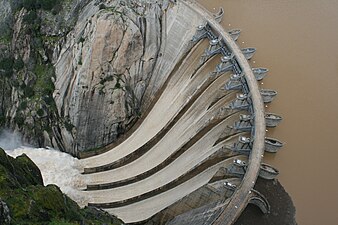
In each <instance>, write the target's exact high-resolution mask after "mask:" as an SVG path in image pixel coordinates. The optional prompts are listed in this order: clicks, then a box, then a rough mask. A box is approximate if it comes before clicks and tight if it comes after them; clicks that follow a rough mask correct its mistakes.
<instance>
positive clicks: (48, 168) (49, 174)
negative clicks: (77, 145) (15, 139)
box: [6, 146, 88, 206]
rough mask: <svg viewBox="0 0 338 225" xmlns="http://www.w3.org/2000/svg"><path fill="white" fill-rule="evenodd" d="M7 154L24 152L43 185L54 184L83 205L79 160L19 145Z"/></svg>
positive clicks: (49, 150) (82, 184)
mask: <svg viewBox="0 0 338 225" xmlns="http://www.w3.org/2000/svg"><path fill="white" fill-rule="evenodd" d="M6 152H7V154H9V155H10V156H12V157H17V156H19V155H22V154H23V153H25V154H26V155H27V156H28V157H29V158H31V159H32V160H33V162H34V163H35V164H36V165H37V166H38V167H39V169H40V171H41V174H42V177H43V181H44V184H45V185H48V184H55V185H57V186H59V187H60V189H61V191H62V192H63V193H65V194H67V195H68V196H69V197H70V198H71V199H73V200H74V201H76V202H77V203H78V204H79V205H80V206H84V205H85V204H86V202H88V200H86V198H85V196H84V195H83V193H82V192H81V191H79V190H81V189H83V188H84V187H85V180H84V179H83V176H82V175H81V171H82V170H81V167H80V163H79V160H78V159H76V158H74V157H72V156H71V155H69V154H66V153H63V152H60V151H57V150H54V149H45V148H31V147H24V146H22V147H19V148H16V149H13V150H6Z"/></svg>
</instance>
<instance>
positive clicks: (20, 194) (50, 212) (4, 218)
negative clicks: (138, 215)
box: [0, 149, 123, 225]
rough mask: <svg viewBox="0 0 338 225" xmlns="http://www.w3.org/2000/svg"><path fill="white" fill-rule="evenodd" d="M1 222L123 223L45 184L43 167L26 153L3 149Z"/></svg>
mask: <svg viewBox="0 0 338 225" xmlns="http://www.w3.org/2000/svg"><path fill="white" fill-rule="evenodd" d="M0 224H3V225H7V224H8V225H9V224H18V225H20V224H27V225H30V224H32V225H36V224H74V225H75V224H113V225H118V224H123V223H122V221H120V220H118V219H117V218H115V217H112V216H110V215H109V214H107V213H104V212H103V211H100V210H97V209H95V208H88V207H87V208H84V209H80V207H79V206H78V205H77V204H76V203H75V202H74V201H73V200H71V199H70V198H68V197H67V196H66V195H64V194H62V192H61V191H60V189H59V188H58V187H57V186H55V185H48V186H46V187H44V186H43V181H42V176H41V173H40V170H39V168H38V167H37V166H36V165H35V164H34V163H33V161H31V160H30V159H29V158H28V157H27V156H26V155H22V156H19V157H17V158H16V159H14V158H12V157H10V156H8V155H6V153H5V152H4V151H3V150H2V149H0Z"/></svg>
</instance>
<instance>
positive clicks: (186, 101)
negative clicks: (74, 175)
mask: <svg viewBox="0 0 338 225" xmlns="http://www.w3.org/2000/svg"><path fill="white" fill-rule="evenodd" d="M164 13H165V19H164V21H163V23H164V25H163V27H164V28H165V29H164V30H163V31H162V32H164V36H165V41H164V44H163V46H162V47H161V54H160V57H159V59H158V61H157V63H156V66H155V70H156V71H157V74H159V75H160V76H162V77H164V79H163V80H164V82H162V83H161V84H160V85H162V86H161V87H160V89H159V91H158V93H157V94H156V95H155V97H154V98H153V99H152V104H150V105H149V106H148V110H147V112H146V113H145V114H144V115H142V117H141V118H140V120H139V122H137V123H136V124H135V125H134V127H133V128H132V129H131V131H130V132H128V133H127V134H126V135H125V136H123V137H122V138H121V140H118V141H117V143H115V144H112V145H110V146H106V147H105V148H103V149H101V151H97V152H95V154H92V155H83V156H82V159H81V164H82V166H83V174H82V180H83V183H84V184H85V185H84V187H83V190H82V193H83V194H84V195H85V196H86V198H87V201H88V202H86V203H87V204H88V205H91V206H96V207H98V208H102V209H104V210H105V211H107V212H109V213H111V214H114V215H116V216H118V217H119V218H121V219H122V220H123V221H124V222H126V223H141V222H142V223H145V224H147V220H149V219H150V218H154V217H156V215H158V214H159V213H162V215H163V218H165V219H163V218H162V219H161V220H162V221H161V224H165V223H166V224H232V223H234V222H235V221H236V219H237V218H238V217H239V215H240V214H241V212H242V211H243V210H244V209H245V207H246V206H247V205H248V204H249V203H252V204H255V205H257V206H258V207H259V208H260V209H261V210H262V212H263V213H268V212H269V207H270V206H269V203H268V201H267V199H266V198H265V197H264V196H262V195H261V194H260V193H259V192H257V191H255V190H254V189H253V187H254V185H255V182H256V179H257V177H258V176H260V177H262V178H265V179H273V178H274V177H275V176H276V175H277V174H278V170H276V169H274V168H273V167H271V166H270V165H266V164H264V163H262V158H263V157H264V151H268V152H276V151H277V150H278V149H279V148H280V147H282V143H281V142H280V141H278V140H277V139H273V138H269V137H266V136H265V131H266V127H275V126H276V125H277V124H278V123H279V122H280V120H281V117H280V116H278V115H276V114H273V113H267V112H265V110H264V104H267V103H269V102H271V101H272V100H273V98H274V96H275V95H276V92H275V91H273V90H268V89H260V88H259V86H258V84H257V80H261V79H263V78H264V76H265V75H266V73H267V72H268V70H267V69H265V68H251V66H250V65H249V62H248V60H249V59H250V58H251V57H252V56H253V54H254V53H255V49H254V48H244V49H241V48H239V46H238V45H237V44H236V40H237V38H238V36H239V34H240V30H230V31H226V30H225V29H224V28H223V27H222V26H221V25H220V24H219V22H220V20H221V19H222V15H223V13H224V10H223V9H220V12H219V13H218V14H216V15H212V14H210V13H209V12H207V11H206V10H205V9H204V8H203V7H201V6H200V5H199V4H198V3H196V2H190V1H183V0H178V1H175V2H173V1H172V2H168V7H167V9H166V10H165V12H164ZM156 84H157V85H158V84H159V83H158V82H157V83H156ZM150 85H152V84H151V83H150ZM153 223H155V224H158V223H159V222H158V221H157V222H153ZM149 224H151V223H150V222H149Z"/></svg>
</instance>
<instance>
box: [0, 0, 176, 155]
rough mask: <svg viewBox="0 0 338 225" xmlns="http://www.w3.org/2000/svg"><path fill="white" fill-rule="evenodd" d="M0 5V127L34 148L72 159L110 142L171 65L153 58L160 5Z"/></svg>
mask: <svg viewBox="0 0 338 225" xmlns="http://www.w3.org/2000/svg"><path fill="white" fill-rule="evenodd" d="M2 3H4V4H1V6H0V12H1V13H3V15H4V17H3V19H2V20H1V21H0V26H1V27H2V26H5V25H6V24H10V26H11V27H13V30H12V32H11V33H10V35H6V36H5V35H2V37H1V38H0V73H1V77H0V83H1V89H2V90H1V93H0V103H1V105H0V126H6V127H10V128H11V129H14V130H18V131H20V132H21V133H22V134H23V137H24V140H25V141H26V142H28V143H30V144H32V145H34V146H52V147H54V148H58V149H60V150H62V151H66V152H69V153H72V154H73V155H77V154H78V152H79V151H84V150H90V149H95V148H100V147H102V146H105V145H107V144H109V143H112V142H114V141H115V140H116V139H117V138H118V137H119V135H121V134H122V133H124V132H125V131H127V130H128V129H129V128H130V127H131V126H132V125H133V124H134V123H135V121H136V120H137V119H138V118H139V116H140V115H141V114H142V113H143V112H144V111H145V110H146V109H147V107H148V106H149V104H150V102H151V100H152V99H153V98H154V96H155V94H156V93H157V91H158V90H159V89H160V88H161V86H162V85H163V83H164V81H165V80H166V77H165V76H164V75H163V74H168V73H164V71H165V70H167V71H168V69H170V64H174V63H173V62H170V61H169V62H164V60H161V57H162V56H163V54H164V50H165V46H164V44H163V43H164V40H165V45H166V44H167V43H166V39H165V38H166V36H165V35H166V32H164V31H166V29H167V27H169V25H167V20H166V17H164V15H165V12H166V10H167V9H168V7H170V4H172V3H169V2H168V1H163V2H162V1H154V0H146V1H133V0H129V1H88V0H82V1H61V2H56V3H50V2H48V1H25V0H20V1H15V2H12V3H11V4H10V2H8V1H5V0H3V1H2ZM9 12H15V13H14V16H13V17H12V16H11V14H10V13H9ZM175 41H176V40H173V41H172V42H173V43H175ZM173 43H172V44H173ZM177 47H180V44H179V43H177ZM172 56H173V57H174V56H175V54H173V55H172Z"/></svg>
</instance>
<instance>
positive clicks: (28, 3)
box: [21, 0, 63, 11]
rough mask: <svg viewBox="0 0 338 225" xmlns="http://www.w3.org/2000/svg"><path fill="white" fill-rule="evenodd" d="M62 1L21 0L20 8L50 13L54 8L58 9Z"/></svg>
mask: <svg viewBox="0 0 338 225" xmlns="http://www.w3.org/2000/svg"><path fill="white" fill-rule="evenodd" d="M62 2H63V0H22V2H21V6H22V7H24V8H26V9H27V10H33V9H43V10H47V11H51V10H52V9H54V8H55V7H60V6H61V5H62Z"/></svg>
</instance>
